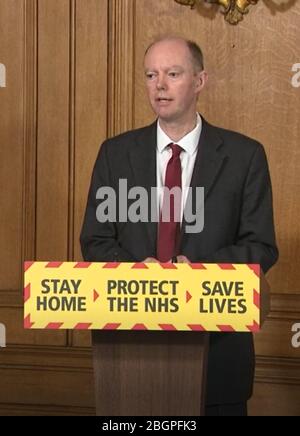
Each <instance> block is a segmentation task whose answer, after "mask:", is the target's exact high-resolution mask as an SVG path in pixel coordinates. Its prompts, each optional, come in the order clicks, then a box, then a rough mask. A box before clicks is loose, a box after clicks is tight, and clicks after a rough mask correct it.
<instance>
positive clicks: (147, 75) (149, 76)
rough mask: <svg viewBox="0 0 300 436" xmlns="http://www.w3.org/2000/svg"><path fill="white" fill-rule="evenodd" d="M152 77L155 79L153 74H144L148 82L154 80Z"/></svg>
mask: <svg viewBox="0 0 300 436" xmlns="http://www.w3.org/2000/svg"><path fill="white" fill-rule="evenodd" d="M154 77H155V74H154V73H147V74H146V78H147V79H149V80H152V79H154Z"/></svg>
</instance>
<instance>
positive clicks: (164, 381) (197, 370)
mask: <svg viewBox="0 0 300 436" xmlns="http://www.w3.org/2000/svg"><path fill="white" fill-rule="evenodd" d="M260 289H261V325H262V324H263V322H264V321H265V319H266V317H267V315H268V313H269V307H270V304H269V295H270V293H269V286H268V283H267V281H266V279H265V278H264V276H263V275H261V279H260ZM208 342H209V334H208V333H201V332H179V331H174V332H173V331H171V332H157V331H99V330H97V331H93V333H92V344H93V360H94V375H95V391H96V410H97V415H98V416H201V415H203V414H204V400H205V383H206V365H207V354H208Z"/></svg>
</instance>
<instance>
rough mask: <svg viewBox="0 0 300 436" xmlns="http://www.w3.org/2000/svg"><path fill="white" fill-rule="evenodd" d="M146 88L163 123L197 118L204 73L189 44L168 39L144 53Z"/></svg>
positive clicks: (154, 109)
mask: <svg viewBox="0 0 300 436" xmlns="http://www.w3.org/2000/svg"><path fill="white" fill-rule="evenodd" d="M145 75H146V84H147V91H148V96H149V100H150V104H151V106H152V109H153V111H154V112H155V114H156V115H157V116H158V117H159V118H160V119H161V120H162V121H164V122H171V123H172V122H182V121H185V120H187V119H189V117H195V112H196V106H197V96H198V94H199V92H200V90H201V73H196V71H195V68H194V65H193V63H192V59H191V54H190V51H189V49H188V47H187V45H186V44H185V43H184V42H183V41H180V40H165V41H161V42H158V43H157V44H155V45H154V46H152V47H151V48H150V50H149V51H148V53H147V54H146V56H145Z"/></svg>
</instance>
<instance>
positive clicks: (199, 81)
mask: <svg viewBox="0 0 300 436" xmlns="http://www.w3.org/2000/svg"><path fill="white" fill-rule="evenodd" d="M207 81H208V74H207V72H206V71H205V70H203V71H200V72H199V73H197V74H196V92H201V91H202V89H203V88H204V86H205V85H206V83H207Z"/></svg>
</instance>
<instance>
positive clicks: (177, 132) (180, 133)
mask: <svg viewBox="0 0 300 436" xmlns="http://www.w3.org/2000/svg"><path fill="white" fill-rule="evenodd" d="M159 125H160V127H161V129H162V130H163V131H164V132H165V134H166V135H168V137H169V138H170V139H171V140H172V141H174V142H175V143H176V142H178V141H180V140H181V139H182V138H184V137H185V136H186V135H187V134H188V133H190V132H191V131H192V130H194V129H195V127H196V126H197V114H195V117H194V118H193V119H192V120H187V121H185V122H182V123H180V124H179V123H178V122H177V121H175V122H173V123H172V122H170V123H169V122H165V121H163V120H161V119H159Z"/></svg>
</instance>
